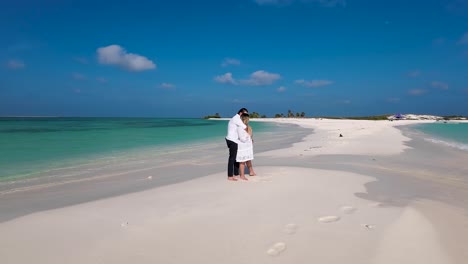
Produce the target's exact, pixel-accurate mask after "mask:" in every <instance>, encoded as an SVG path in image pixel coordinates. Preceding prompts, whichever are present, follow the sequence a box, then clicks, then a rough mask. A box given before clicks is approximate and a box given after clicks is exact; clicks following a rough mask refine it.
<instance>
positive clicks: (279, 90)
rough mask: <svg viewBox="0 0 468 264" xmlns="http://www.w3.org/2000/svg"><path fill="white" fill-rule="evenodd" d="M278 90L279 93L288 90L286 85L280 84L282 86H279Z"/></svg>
mask: <svg viewBox="0 0 468 264" xmlns="http://www.w3.org/2000/svg"><path fill="white" fill-rule="evenodd" d="M276 91H278V93H282V92H284V91H286V87H284V86H280V87H278V89H276Z"/></svg>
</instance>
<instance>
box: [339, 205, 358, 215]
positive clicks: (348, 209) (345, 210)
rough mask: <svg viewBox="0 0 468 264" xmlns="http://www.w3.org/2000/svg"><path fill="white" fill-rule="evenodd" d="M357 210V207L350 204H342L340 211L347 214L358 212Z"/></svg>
mask: <svg viewBox="0 0 468 264" xmlns="http://www.w3.org/2000/svg"><path fill="white" fill-rule="evenodd" d="M356 210H357V208H355V207H352V206H349V205H345V206H342V207H341V208H340V211H341V212H343V213H345V214H352V213H354V212H356Z"/></svg>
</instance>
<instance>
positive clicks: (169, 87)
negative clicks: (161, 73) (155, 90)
mask: <svg viewBox="0 0 468 264" xmlns="http://www.w3.org/2000/svg"><path fill="white" fill-rule="evenodd" d="M161 88H164V89H173V88H175V85H174V84H172V83H161Z"/></svg>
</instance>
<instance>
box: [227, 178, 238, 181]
mask: <svg viewBox="0 0 468 264" xmlns="http://www.w3.org/2000/svg"><path fill="white" fill-rule="evenodd" d="M228 181H237V179H236V178H234V177H228Z"/></svg>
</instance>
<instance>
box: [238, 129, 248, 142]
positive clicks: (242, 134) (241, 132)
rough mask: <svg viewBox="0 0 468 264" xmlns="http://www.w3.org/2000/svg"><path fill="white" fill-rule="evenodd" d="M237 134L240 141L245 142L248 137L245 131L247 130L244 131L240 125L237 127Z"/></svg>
mask: <svg viewBox="0 0 468 264" xmlns="http://www.w3.org/2000/svg"><path fill="white" fill-rule="evenodd" d="M237 134H238V135H239V140H240V141H241V142H242V143H245V142H247V141H248V140H249V139H250V135H249V133H247V131H245V129H242V128H241V127H238V128H237Z"/></svg>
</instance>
